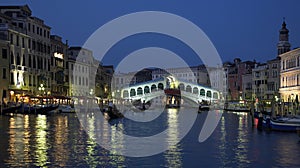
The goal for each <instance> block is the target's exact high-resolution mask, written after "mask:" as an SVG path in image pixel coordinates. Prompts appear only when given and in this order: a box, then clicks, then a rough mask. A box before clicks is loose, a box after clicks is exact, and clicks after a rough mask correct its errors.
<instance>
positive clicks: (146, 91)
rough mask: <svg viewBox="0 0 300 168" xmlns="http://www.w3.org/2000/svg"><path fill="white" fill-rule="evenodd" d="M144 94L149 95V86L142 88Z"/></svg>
mask: <svg viewBox="0 0 300 168" xmlns="http://www.w3.org/2000/svg"><path fill="white" fill-rule="evenodd" d="M144 93H145V94H146V93H150V89H149V86H145V88H144Z"/></svg>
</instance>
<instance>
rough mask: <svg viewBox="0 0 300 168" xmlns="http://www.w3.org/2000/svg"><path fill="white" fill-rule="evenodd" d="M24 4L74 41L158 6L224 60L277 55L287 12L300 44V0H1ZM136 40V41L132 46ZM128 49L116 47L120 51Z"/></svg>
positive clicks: (295, 43)
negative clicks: (190, 26)
mask: <svg viewBox="0 0 300 168" xmlns="http://www.w3.org/2000/svg"><path fill="white" fill-rule="evenodd" d="M23 4H28V5H29V7H30V8H31V10H32V11H33V15H34V16H37V17H39V18H41V19H43V20H44V21H45V23H46V24H48V25H49V26H51V27H52V34H57V35H60V36H62V37H63V39H67V40H69V44H70V45H77V46H78V45H83V44H84V42H85V41H86V40H87V38H88V37H89V36H90V35H91V34H92V33H93V32H94V31H95V30H97V29H98V28H99V27H100V26H102V25H103V24H105V23H106V22H108V21H110V20H112V19H114V18H117V17H119V16H122V15H124V14H128V13H132V12H138V11H145V10H155V11H164V12H170V13H174V14H177V15H179V16H182V17H184V18H186V19H188V20H190V21H192V22H193V23H195V24H196V25H198V26H199V27H200V28H201V29H202V30H203V31H204V32H205V33H206V34H207V35H208V37H209V38H210V40H211V41H212V42H213V44H214V45H215V47H216V48H217V50H218V52H219V54H220V56H221V58H222V59H223V61H228V60H232V59H233V58H235V57H240V58H241V59H242V60H253V59H256V60H257V61H260V62H262V61H266V60H268V59H273V58H275V57H276V44H277V42H278V31H279V29H280V28H281V23H282V19H283V17H286V23H287V27H288V29H289V30H290V43H291V44H292V48H295V47H298V46H300V11H299V7H300V1H299V0H287V1H282V0H251V1H250V0H249V1H243V0H226V1H214V0H210V1H207V2H204V1H200V0H193V1H183V0H181V1H177V0H147V1H146V0H130V1H125V0H119V1H116V0H110V1H99V0H97V1H79V2H76V1H61V0H51V1H21V0H9V1H7V0H2V3H1V5H23ZM125 41H126V40H125ZM158 41H160V40H158ZM145 44H147V43H145ZM171 44H173V43H171ZM122 45H123V46H126V45H124V44H122ZM122 45H121V46H122ZM132 45H133V44H132V42H131V43H130V45H128V46H132ZM157 45H159V43H158V44H157ZM133 48H134V47H133ZM166 48H168V47H166ZM131 50H132V49H131ZM120 52H121V51H120ZM124 53H125V52H124ZM124 53H122V52H121V53H118V52H114V54H119V55H122V54H124ZM114 60H115V58H112V57H108V58H107V59H106V61H107V62H106V61H105V63H107V64H110V63H114ZM193 60H195V59H190V60H188V62H194V61H193Z"/></svg>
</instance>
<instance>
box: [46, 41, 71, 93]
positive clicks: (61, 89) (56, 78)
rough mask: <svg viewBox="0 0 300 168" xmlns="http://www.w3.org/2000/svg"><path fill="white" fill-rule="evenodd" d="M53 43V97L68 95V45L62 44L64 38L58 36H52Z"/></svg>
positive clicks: (51, 69)
mask: <svg viewBox="0 0 300 168" xmlns="http://www.w3.org/2000/svg"><path fill="white" fill-rule="evenodd" d="M50 41H51V60H50V71H51V95H53V96H67V95H68V90H69V86H68V79H69V77H68V76H69V73H68V55H67V51H68V45H67V44H66V43H63V42H62V38H61V37H60V36H57V35H51V36H50Z"/></svg>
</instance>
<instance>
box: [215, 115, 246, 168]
mask: <svg viewBox="0 0 300 168" xmlns="http://www.w3.org/2000/svg"><path fill="white" fill-rule="evenodd" d="M248 124H249V123H248V115H247V113H236V112H233V113H230V114H228V113H224V115H223V116H222V118H221V120H220V126H219V129H220V131H219V132H220V141H219V142H220V143H219V145H218V150H219V151H220V155H219V160H220V161H221V162H222V165H223V166H225V167H226V166H233V165H234V166H237V167H244V166H246V165H247V164H248V163H250V161H249V160H250V159H249V158H248V153H249V136H248V129H247V128H248Z"/></svg>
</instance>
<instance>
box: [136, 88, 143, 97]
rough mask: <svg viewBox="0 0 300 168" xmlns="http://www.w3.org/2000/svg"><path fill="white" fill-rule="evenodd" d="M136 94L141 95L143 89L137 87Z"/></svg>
mask: <svg viewBox="0 0 300 168" xmlns="http://www.w3.org/2000/svg"><path fill="white" fill-rule="evenodd" d="M137 95H143V89H142V88H141V87H139V88H138V89H137Z"/></svg>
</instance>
